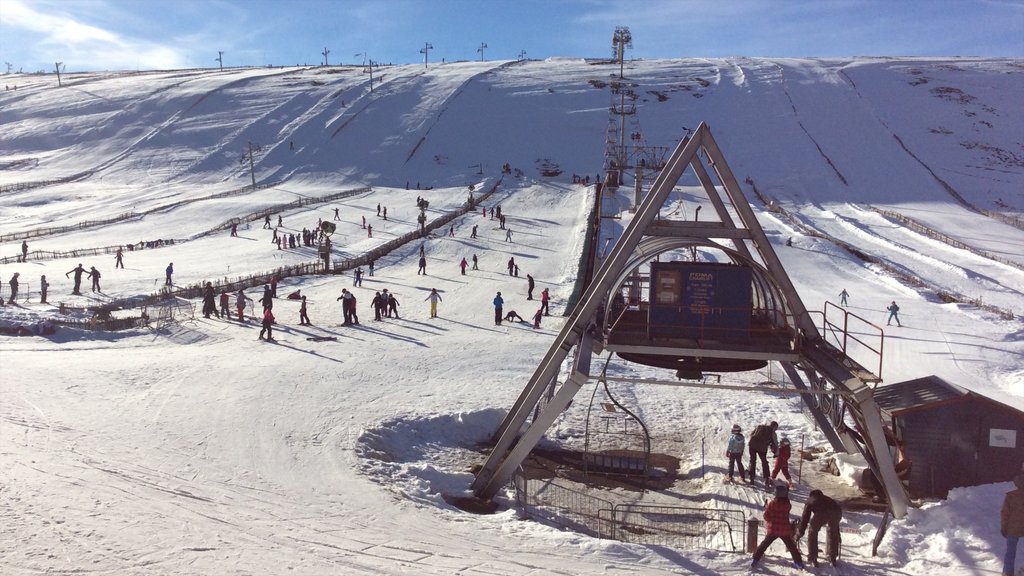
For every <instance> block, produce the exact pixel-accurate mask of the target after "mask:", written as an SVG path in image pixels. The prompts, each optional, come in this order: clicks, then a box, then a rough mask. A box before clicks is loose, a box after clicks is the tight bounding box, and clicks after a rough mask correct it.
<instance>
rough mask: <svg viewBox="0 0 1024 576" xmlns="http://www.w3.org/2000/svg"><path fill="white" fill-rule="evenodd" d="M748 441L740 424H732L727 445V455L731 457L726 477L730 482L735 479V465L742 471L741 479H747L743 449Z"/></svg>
mask: <svg viewBox="0 0 1024 576" xmlns="http://www.w3.org/2000/svg"><path fill="white" fill-rule="evenodd" d="M746 444H747V441H746V439H745V438H744V437H743V429H742V428H740V425H739V424H733V425H732V431H731V435H730V436H729V443H728V444H727V445H726V447H725V457H726V458H728V459H729V475H728V476H727V477H726V478H727V479H728V480H729V482H732V481H733V477H732V471H733V468H734V467H735V468H736V470H738V471H739V473H740V480H743V481H744V482H745V481H746V472H745V471H744V470H743V449H744V448H745V447H746Z"/></svg>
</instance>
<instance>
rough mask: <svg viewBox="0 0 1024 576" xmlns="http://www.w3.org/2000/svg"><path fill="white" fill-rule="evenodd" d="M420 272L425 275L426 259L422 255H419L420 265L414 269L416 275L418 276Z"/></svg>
mask: <svg viewBox="0 0 1024 576" xmlns="http://www.w3.org/2000/svg"><path fill="white" fill-rule="evenodd" d="M420 274H423V275H424V276H426V275H427V259H426V257H424V256H422V255H421V256H420V267H419V268H418V269H417V270H416V275H417V276H419V275H420Z"/></svg>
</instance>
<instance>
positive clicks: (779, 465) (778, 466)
mask: <svg viewBox="0 0 1024 576" xmlns="http://www.w3.org/2000/svg"><path fill="white" fill-rule="evenodd" d="M792 453H793V450H792V448H791V447H790V445H789V438H786V437H785V436H783V437H782V439H781V440H779V451H778V453H777V454H776V455H775V467H774V468H772V480H775V477H776V476H778V475H779V472H782V475H783V476H784V477H785V478H786V484H787V485H788V486H789V487H790V488H792V487H793V479H792V478H791V477H790V476H789V457H790V455H791V454H792Z"/></svg>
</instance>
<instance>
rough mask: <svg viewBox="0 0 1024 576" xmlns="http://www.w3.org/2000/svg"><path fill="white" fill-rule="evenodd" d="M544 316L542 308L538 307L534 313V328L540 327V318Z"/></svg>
mask: <svg viewBox="0 0 1024 576" xmlns="http://www.w3.org/2000/svg"><path fill="white" fill-rule="evenodd" d="M543 317H544V314H542V313H541V309H540V308H537V311H536V312H534V314H533V327H534V328H540V319H541V318H543Z"/></svg>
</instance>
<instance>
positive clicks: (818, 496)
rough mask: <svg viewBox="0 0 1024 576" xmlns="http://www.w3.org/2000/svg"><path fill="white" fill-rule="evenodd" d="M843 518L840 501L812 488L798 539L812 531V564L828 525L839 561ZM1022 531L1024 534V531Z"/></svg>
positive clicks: (832, 553)
mask: <svg viewBox="0 0 1024 576" xmlns="http://www.w3.org/2000/svg"><path fill="white" fill-rule="evenodd" d="M842 519H843V509H842V507H840V506H839V503H838V502H836V501H835V500H833V499H831V498H829V497H828V496H825V494H823V493H822V492H821V490H811V493H810V494H809V495H808V496H807V502H806V503H805V504H804V513H803V515H802V516H800V527H799V529H798V530H797V536H796V539H797V540H799V539H801V538H803V537H804V533H805V532H808V531H810V537H809V538H808V539H807V560H808V561H809V562H810V563H811V565H812V566H815V567H817V566H818V530H821V527H822V526H828V540H827V542H828V561H829V562H830V563H831V564H832V566H835V565H836V562H838V560H839V546H840V543H841V537H840V534H839V521H840V520H842ZM1022 519H1024V518H1022ZM1021 527H1022V528H1024V524H1021ZM1021 533H1022V534H1024V531H1022V532H1021Z"/></svg>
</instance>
